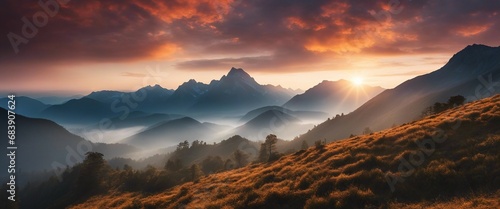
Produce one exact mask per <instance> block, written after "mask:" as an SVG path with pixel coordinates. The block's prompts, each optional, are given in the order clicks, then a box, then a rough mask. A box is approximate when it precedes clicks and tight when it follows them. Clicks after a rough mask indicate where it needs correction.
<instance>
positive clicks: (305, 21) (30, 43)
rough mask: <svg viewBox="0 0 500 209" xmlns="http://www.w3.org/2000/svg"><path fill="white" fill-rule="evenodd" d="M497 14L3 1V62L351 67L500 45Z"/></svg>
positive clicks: (172, 0) (430, 7)
mask: <svg viewBox="0 0 500 209" xmlns="http://www.w3.org/2000/svg"><path fill="white" fill-rule="evenodd" d="M39 2H42V3H45V5H48V6H41V5H40V3H39ZM55 2H59V3H57V4H55ZM63 2H67V3H66V4H63ZM54 5H57V7H59V8H56V7H54ZM44 8H45V9H44ZM47 8H48V10H46V9H47ZM44 11H45V13H43V12H44ZM47 11H48V12H47ZM51 11H55V12H51ZM47 13H48V14H47ZM499 13H500V1H496V0H485V1H466V0H460V1H456V0H438V1H427V0H413V1H410V0H379V1H355V0H351V1H340V0H310V1H306V0H221V1H216V0H163V1H159V0H106V1H96V0H89V1H76V0H60V1H56V0H40V1H38V0H5V1H2V2H1V3H0V18H1V19H2V21H1V23H0V34H3V37H4V38H2V39H1V40H0V55H1V58H0V64H1V65H2V66H3V67H5V68H7V69H15V70H16V71H17V72H35V71H37V72H39V71H40V70H43V69H50V66H52V65H56V64H61V63H66V64H67V63H78V64H82V63H102V62H106V63H109V62H119V63H121V62H137V61H151V60H162V61H170V62H172V63H171V66H172V67H173V68H174V69H177V70H188V71H201V70H216V69H218V70H221V69H223V70H225V69H229V68H230V67H231V66H239V67H244V68H249V69H252V70H253V71H261V72H276V71H279V72H301V71H313V70H315V71H328V70H341V69H344V70H345V69H349V68H352V65H350V64H349V63H350V61H349V60H346V58H345V57H350V56H373V57H376V56H402V55H429V54H439V53H452V52H456V51H457V50H460V49H461V48H464V47H465V46H466V45H468V44H472V43H482V44H488V45H499V44H500V42H499V40H498V36H499V34H500V25H499V23H498V19H499V18H500V14H499ZM52 15H53V16H52ZM23 18H25V19H23ZM26 21H27V22H29V23H26ZM26 24H27V25H31V24H33V25H34V27H35V29H36V30H37V31H36V34H35V32H33V31H32V28H30V27H29V26H28V27H27V26H24V25H26ZM37 25H38V26H41V27H37ZM23 27H27V28H23ZM23 30H25V31H24V33H23ZM33 34H35V35H33ZM26 35H28V36H33V37H28V36H26ZM11 42H14V45H12V43H11ZM16 48H17V49H16ZM17 50H18V52H17V53H16V51H17ZM27 66H37V68H38V69H37V70H34V69H33V68H32V67H27ZM92 70H96V71H99V70H105V69H92ZM48 71H50V70H48ZM140 73H141V72H127V73H123V72H122V73H121V74H122V75H123V76H128V77H137V76H139V75H141V74H140Z"/></svg>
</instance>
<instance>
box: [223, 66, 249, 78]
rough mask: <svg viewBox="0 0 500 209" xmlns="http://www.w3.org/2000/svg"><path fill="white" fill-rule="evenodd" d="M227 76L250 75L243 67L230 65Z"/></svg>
mask: <svg viewBox="0 0 500 209" xmlns="http://www.w3.org/2000/svg"><path fill="white" fill-rule="evenodd" d="M227 77H250V75H249V74H248V73H247V72H245V71H244V70H243V68H235V67H232V68H231V70H230V71H229V73H228V74H227Z"/></svg>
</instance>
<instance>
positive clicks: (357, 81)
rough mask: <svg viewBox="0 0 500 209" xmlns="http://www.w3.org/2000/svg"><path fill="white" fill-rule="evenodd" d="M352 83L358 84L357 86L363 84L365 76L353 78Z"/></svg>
mask: <svg viewBox="0 0 500 209" xmlns="http://www.w3.org/2000/svg"><path fill="white" fill-rule="evenodd" d="M352 83H353V84H354V85H356V86H361V85H363V78H361V77H354V78H353V79H352Z"/></svg>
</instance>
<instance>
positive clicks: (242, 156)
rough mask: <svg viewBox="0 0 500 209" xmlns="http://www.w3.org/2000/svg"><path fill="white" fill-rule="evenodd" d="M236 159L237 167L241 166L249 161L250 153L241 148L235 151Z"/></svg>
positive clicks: (234, 156)
mask: <svg viewBox="0 0 500 209" xmlns="http://www.w3.org/2000/svg"><path fill="white" fill-rule="evenodd" d="M233 158H234V161H235V162H236V167H237V168H241V167H243V166H245V165H247V163H248V155H247V154H246V153H244V152H242V151H241V150H239V149H236V151H235V152H234V153H233Z"/></svg>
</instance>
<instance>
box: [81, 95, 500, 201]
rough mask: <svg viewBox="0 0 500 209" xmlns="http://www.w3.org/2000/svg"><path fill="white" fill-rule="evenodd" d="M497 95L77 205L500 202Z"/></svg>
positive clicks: (499, 97)
mask: <svg viewBox="0 0 500 209" xmlns="http://www.w3.org/2000/svg"><path fill="white" fill-rule="evenodd" d="M499 127H500V95H497V96H494V97H490V98H486V99H483V100H480V101H476V102H473V103H469V104H466V105H463V106H460V107H457V108H453V109H450V110H447V111H445V112H443V113H441V114H439V115H432V116H429V117H426V118H424V119H422V120H419V121H415V122H412V123H409V124H403V125H401V126H399V127H395V128H392V129H388V130H384V131H380V132H376V133H373V134H369V135H363V136H356V137H352V138H348V139H344V140H341V141H337V142H333V143H330V144H327V145H326V146H317V147H311V148H309V149H308V150H302V151H299V152H296V153H294V154H291V155H287V156H284V157H282V158H280V159H279V160H277V161H276V162H273V163H268V164H252V165H249V166H246V167H243V168H240V169H237V170H232V171H228V172H223V173H217V174H213V175H209V176H206V177H202V178H201V179H199V180H197V181H195V182H190V183H186V184H183V185H181V186H177V187H175V188H173V189H170V190H166V191H164V192H161V193H156V194H141V193H124V192H119V191H110V192H109V193H108V194H105V195H100V196H94V197H92V198H90V199H88V200H87V201H85V202H83V203H81V204H78V205H75V206H73V207H72V208H76V209H78V208H401V207H408V208H421V207H426V208H427V207H430V208H448V207H455V208H492V207H493V208H498V206H499V205H500V203H499V201H498V199H499V198H500V193H499V189H500V153H499V152H498V150H499V149H500V129H499Z"/></svg>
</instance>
